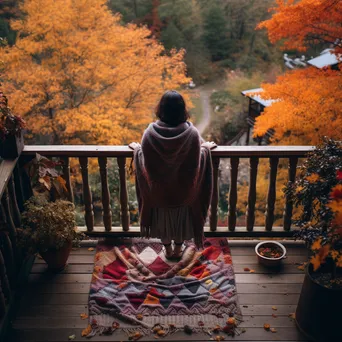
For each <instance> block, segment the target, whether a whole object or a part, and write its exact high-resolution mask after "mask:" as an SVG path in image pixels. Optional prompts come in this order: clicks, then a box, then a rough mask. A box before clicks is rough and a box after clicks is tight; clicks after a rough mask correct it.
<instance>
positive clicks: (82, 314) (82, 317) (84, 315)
mask: <svg viewBox="0 0 342 342" xmlns="http://www.w3.org/2000/svg"><path fill="white" fill-rule="evenodd" d="M80 317H81V319H87V318H88V315H87V314H86V313H81V314H80Z"/></svg>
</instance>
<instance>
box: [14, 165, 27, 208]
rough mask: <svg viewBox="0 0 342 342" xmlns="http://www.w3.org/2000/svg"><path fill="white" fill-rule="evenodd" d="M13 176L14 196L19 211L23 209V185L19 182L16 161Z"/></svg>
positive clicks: (19, 177)
mask: <svg viewBox="0 0 342 342" xmlns="http://www.w3.org/2000/svg"><path fill="white" fill-rule="evenodd" d="M13 177H14V186H15V196H16V200H17V204H18V208H19V210H20V212H22V211H24V203H25V199H24V193H23V187H22V184H21V176H20V170H19V167H18V163H17V164H16V166H15V168H14V170H13Z"/></svg>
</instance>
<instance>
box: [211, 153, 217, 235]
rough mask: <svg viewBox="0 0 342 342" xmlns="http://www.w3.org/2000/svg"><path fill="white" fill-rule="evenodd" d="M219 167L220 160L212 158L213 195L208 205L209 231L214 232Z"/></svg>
mask: <svg viewBox="0 0 342 342" xmlns="http://www.w3.org/2000/svg"><path fill="white" fill-rule="evenodd" d="M219 165H220V158H213V195H212V199H211V204H210V218H209V222H210V230H211V231H212V232H214V231H216V228H217V205H218V199H219V187H218V171H219Z"/></svg>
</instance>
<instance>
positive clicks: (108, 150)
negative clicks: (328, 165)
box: [22, 145, 313, 237]
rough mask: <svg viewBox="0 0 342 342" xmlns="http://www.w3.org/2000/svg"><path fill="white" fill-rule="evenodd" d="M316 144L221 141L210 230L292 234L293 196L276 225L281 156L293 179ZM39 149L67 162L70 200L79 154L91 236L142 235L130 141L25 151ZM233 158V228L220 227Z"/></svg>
mask: <svg viewBox="0 0 342 342" xmlns="http://www.w3.org/2000/svg"><path fill="white" fill-rule="evenodd" d="M312 149H313V147H312V146H258V147H255V146H219V147H218V148H216V149H215V150H213V151H212V157H213V167H214V192H213V197H212V202H211V208H210V216H209V227H205V233H206V235H224V236H248V237H252V236H279V237H286V236H291V235H292V233H293V232H292V229H291V219H292V212H293V205H292V203H291V201H290V199H289V198H286V199H285V207H284V214H283V225H282V226H281V227H274V226H273V223H274V217H275V201H276V179H277V170H278V163H279V160H280V159H283V158H286V159H288V180H289V181H293V180H294V179H295V176H296V168H297V164H298V159H299V158H302V157H304V156H305V155H306V153H307V152H309V151H311V150H312ZM36 153H39V154H41V155H44V156H46V157H58V158H61V159H62V160H63V161H64V175H63V176H64V179H65V181H66V186H67V188H68V191H69V199H70V200H71V201H72V200H73V188H72V182H71V179H70V158H77V159H78V163H79V166H80V170H81V175H82V183H83V196H82V197H83V201H84V209H85V222H86V227H84V228H82V227H80V229H81V230H83V231H85V232H86V233H87V234H88V235H91V236H104V235H113V234H114V235H130V236H134V235H135V236H136V235H139V228H138V227H133V226H130V216H129V210H128V194H127V179H126V174H127V172H126V165H127V159H129V158H132V156H133V153H132V151H131V150H130V149H129V148H128V147H127V146H90V145H83V146H81V145H76V146H64V145H63V146H26V147H25V149H24V151H23V153H22V156H23V157H25V158H30V157H33V156H34V155H35V154H36ZM91 158H96V159H97V160H98V165H99V172H100V178H101V189H102V199H101V200H102V208H103V226H101V227H97V226H94V209H93V203H92V192H91V188H90V185H89V171H88V165H89V160H90V159H91ZM109 158H115V159H116V160H117V164H118V167H119V176H120V190H119V191H120V194H119V198H120V208H121V226H120V227H113V226H112V213H111V203H110V202H111V197H112V195H113V194H110V192H109V187H108V170H107V164H108V159H109ZM223 159H226V160H227V159H229V162H230V186H229V195H228V224H227V227H218V226H217V222H218V201H219V181H218V175H219V166H220V161H221V160H223ZM242 159H247V160H249V181H248V184H249V185H248V187H249V189H248V200H247V207H246V220H245V225H244V226H243V227H237V225H236V222H237V213H236V211H237V195H238V169H239V163H240V161H241V160H242ZM260 159H267V160H268V162H269V179H268V192H267V197H266V211H265V222H264V225H263V226H262V227H256V226H255V207H256V198H257V190H256V189H257V174H258V164H259V160H260Z"/></svg>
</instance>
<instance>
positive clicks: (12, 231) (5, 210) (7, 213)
mask: <svg viewBox="0 0 342 342" xmlns="http://www.w3.org/2000/svg"><path fill="white" fill-rule="evenodd" d="M1 202H2V203H1V205H0V206H1V208H0V211H1V216H2V221H3V222H4V223H5V225H6V226H7V231H8V233H9V236H10V239H11V242H12V243H13V244H14V243H15V242H16V237H17V230H16V228H15V225H14V222H13V219H12V214H11V209H10V206H9V197H8V189H7V188H6V189H5V191H4V194H3V196H2V199H1Z"/></svg>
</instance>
